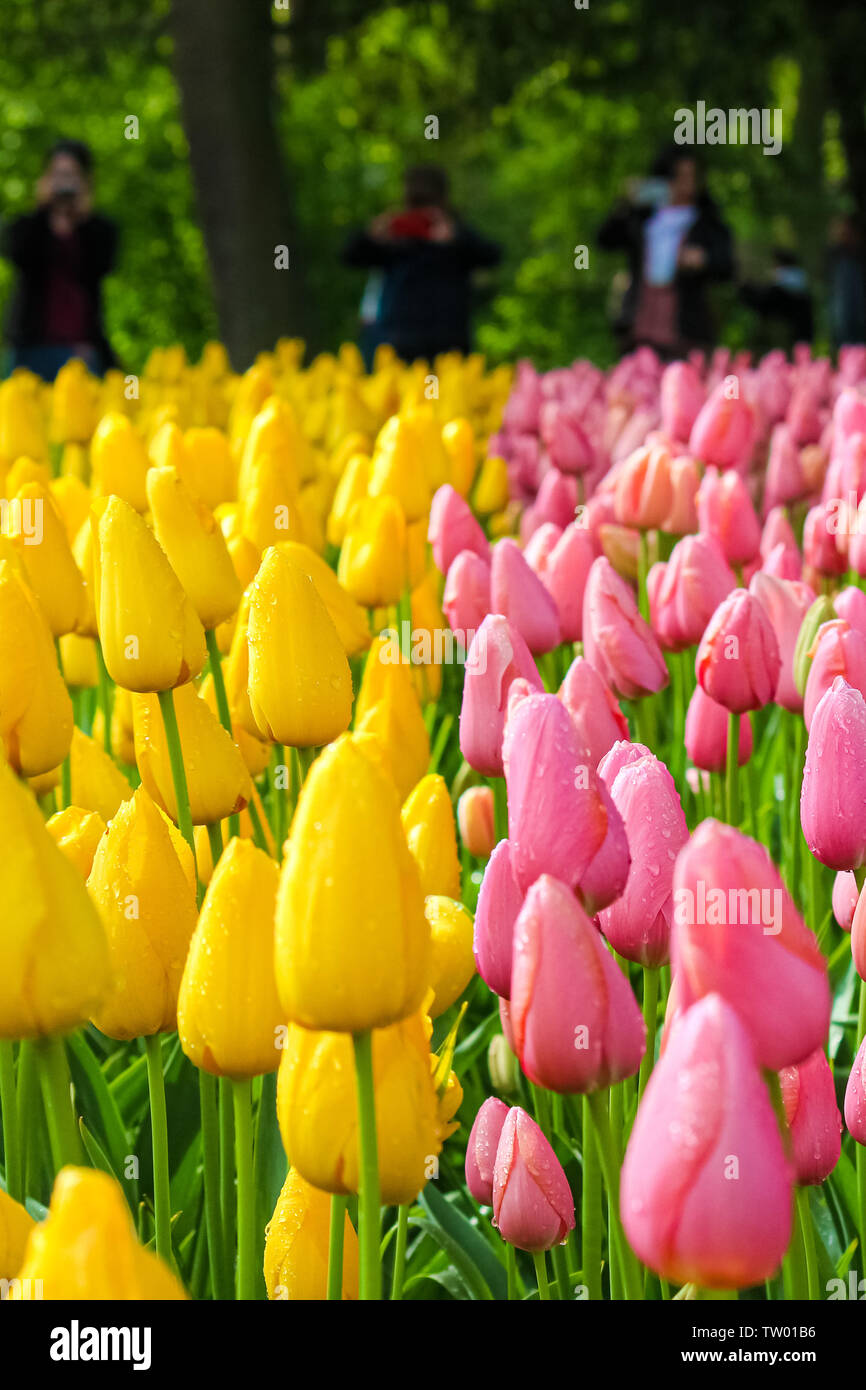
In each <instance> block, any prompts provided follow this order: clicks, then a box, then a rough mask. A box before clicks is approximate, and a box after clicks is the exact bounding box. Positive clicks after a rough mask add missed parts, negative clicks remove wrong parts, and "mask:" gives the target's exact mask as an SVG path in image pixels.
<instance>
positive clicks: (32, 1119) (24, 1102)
mask: <svg viewBox="0 0 866 1390" xmlns="http://www.w3.org/2000/svg"><path fill="white" fill-rule="evenodd" d="M37 1047H38V1044H37V1043H34V1042H32V1041H29V1040H22V1041H21V1042H20V1043H19V1044H18V1086H17V1090H18V1114H17V1116H16V1123H17V1126H18V1140H19V1143H20V1146H21V1168H22V1174H23V1179H24V1191H25V1192H32V1191H33V1190H34V1189H35V1188H36V1187H37V1184H38V1179H37V1168H38V1161H39V1157H40V1151H41V1150H42V1146H41V1145H40V1142H39V1141H40V1139H41V1137H42V1107H41V1106H40V1104H39V1091H40V1085H39V1074H38V1073H39V1064H38V1058H37Z"/></svg>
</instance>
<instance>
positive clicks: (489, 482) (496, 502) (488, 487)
mask: <svg viewBox="0 0 866 1390" xmlns="http://www.w3.org/2000/svg"><path fill="white" fill-rule="evenodd" d="M472 500H473V503H474V507H475V511H476V512H477V513H478V514H479V515H480V516H490V515H491V514H492V513H493V512H499V511H502V510H503V508H504V507H505V506H506V505H507V503H508V465H507V464H506V462H505V459H504V458H500V457H499V456H498V455H496V454H493V455H491V456H489V457H488V458H486V459H485V460H484V461H483V463H482V465H481V468H480V470H479V473H478V482H477V483H476V484H475V494H474V496H473V499H472Z"/></svg>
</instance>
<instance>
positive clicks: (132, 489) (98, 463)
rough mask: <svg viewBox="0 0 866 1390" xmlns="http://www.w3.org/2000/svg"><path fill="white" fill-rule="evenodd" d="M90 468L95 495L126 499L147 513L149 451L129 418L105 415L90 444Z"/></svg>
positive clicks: (139, 510) (114, 413) (112, 413)
mask: <svg viewBox="0 0 866 1390" xmlns="http://www.w3.org/2000/svg"><path fill="white" fill-rule="evenodd" d="M90 467H91V481H92V486H93V491H94V495H95V496H97V497H111V496H116V497H122V498H123V500H124V502H128V503H129V505H130V506H131V507H133V508H134V509H135V510H136V511H137V512H145V511H147V492H146V490H145V479H146V477H147V470H148V468H149V467H150V464H149V463H148V458H147V448H146V446H145V443H144V440H143V439H142V437H141V435H140V434H139V432H138V430H137V429H136V428H135V425H134V424H133V423H132V421H131V420H130V418H129V416H128V415H124V414H122V413H121V412H120V411H110V412H109V413H108V414H107V415H103V417H102V419H101V420H100V422H99V424H98V425H97V426H96V429H95V431H94V434H93V438H92V440H91V441H90Z"/></svg>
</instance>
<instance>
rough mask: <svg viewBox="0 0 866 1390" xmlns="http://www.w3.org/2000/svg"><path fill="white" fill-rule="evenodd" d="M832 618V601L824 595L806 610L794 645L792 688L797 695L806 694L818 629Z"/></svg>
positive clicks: (833, 615) (833, 614)
mask: <svg viewBox="0 0 866 1390" xmlns="http://www.w3.org/2000/svg"><path fill="white" fill-rule="evenodd" d="M834 617H835V613H834V610H833V601H832V599H830V598H829V597H828V596H827V595H826V594H821V595H819V597H818V598H816V599H815V602H814V603H813V604H812V606H811V608H808V609H807V610H806V615H805V617H804V618H803V621H802V623H801V624H800V631H799V633H798V634H797V641H796V643H795V644H794V660H793V670H794V686H795V688H796V690H797V693H798V694H799V695H805V693H806V681H807V679H808V676H809V668H810V666H811V665H812V656H813V651H812V648H813V647H814V645H815V638H816V637H817V635H818V629H819V628H820V627H821V626H822V624H823V623H827V622H830V621H831V620H832V619H833V618H834Z"/></svg>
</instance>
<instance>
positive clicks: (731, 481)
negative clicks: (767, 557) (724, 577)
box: [697, 468, 761, 566]
mask: <svg viewBox="0 0 866 1390" xmlns="http://www.w3.org/2000/svg"><path fill="white" fill-rule="evenodd" d="M697 509H698V524H699V527H700V530H701V531H702V532H704V533H705V534H706V535H710V536H712V537H713V538H714V539H715V540H716V541H717V542H718V544H719V545H720V546H721V549H722V551H723V553H724V556H725V559H726V560H727V562H728V564H729V565H731V566H739V565H745V564H748V563H749V561H750V560H754V558H755V556H756V555H758V553H759V552H760V548H761V523H760V522H759V520H758V517H757V514H756V512H755V508H754V506H753V504H752V499H751V497H750V496H749V492H748V489H747V487H746V485H745V483H744V481H743V479H742V478H741V477H740V475H739V474H738V473H733V472H728V473H721V474H720V473H719V472H717V470H716V469H715V468H708V469H707V472H706V473H705V474H704V477H703V479H702V481H701V485H700V487H699V488H698V495H697Z"/></svg>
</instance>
